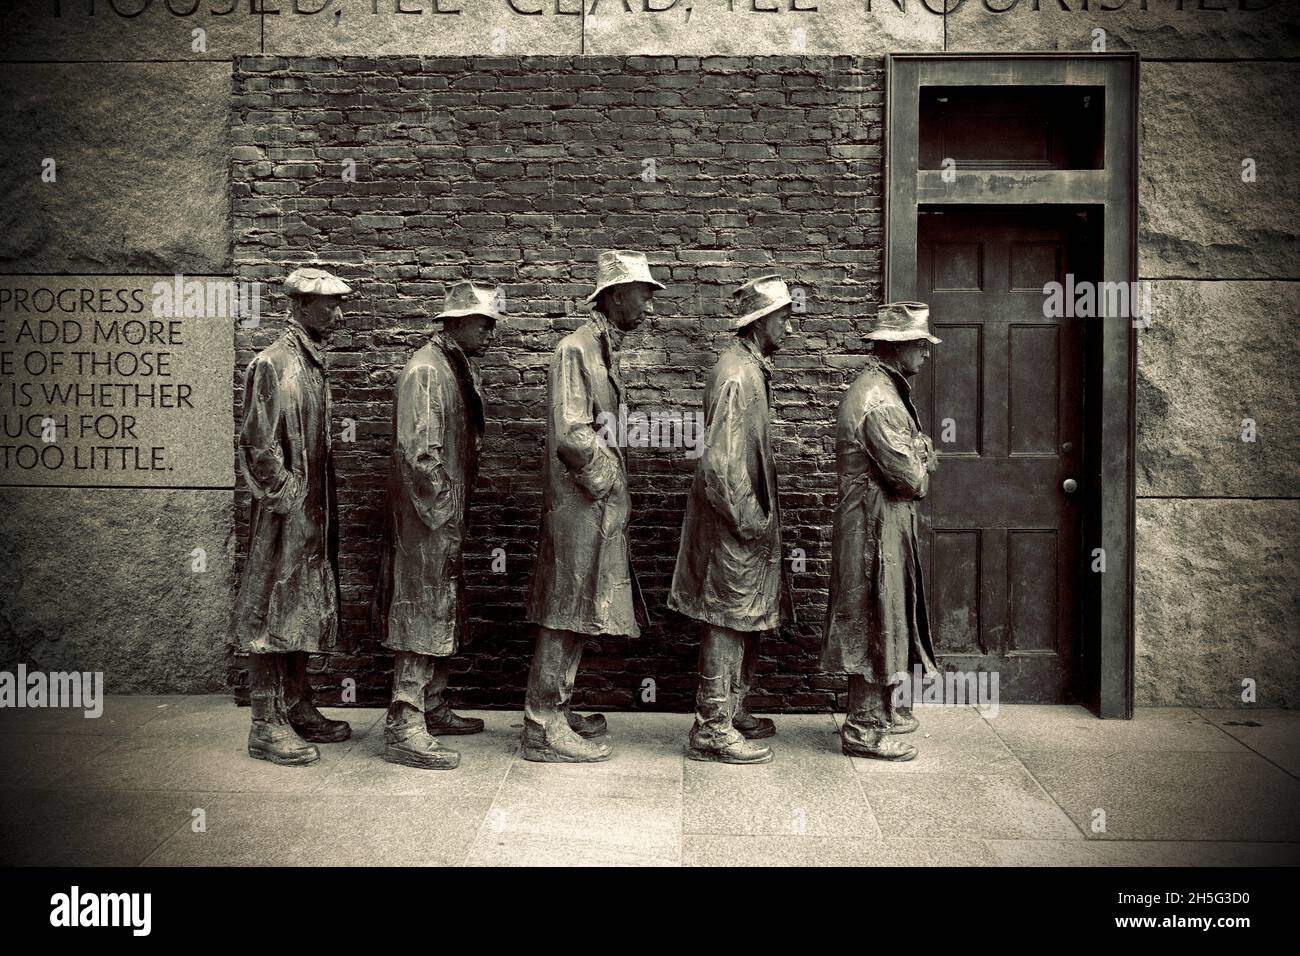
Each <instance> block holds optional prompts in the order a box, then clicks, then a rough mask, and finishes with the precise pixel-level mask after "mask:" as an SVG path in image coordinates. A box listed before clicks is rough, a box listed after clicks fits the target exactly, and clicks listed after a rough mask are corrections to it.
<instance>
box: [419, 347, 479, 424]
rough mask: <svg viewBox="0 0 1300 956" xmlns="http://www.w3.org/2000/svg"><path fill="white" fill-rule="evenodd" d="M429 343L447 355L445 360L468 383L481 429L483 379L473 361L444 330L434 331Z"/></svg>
mask: <svg viewBox="0 0 1300 956" xmlns="http://www.w3.org/2000/svg"><path fill="white" fill-rule="evenodd" d="M429 344H430V345H432V346H433V347H434V348H436V349H440V350H441V351H442V353H443V355H445V356H447V362H448V364H449V365H451V367H452V368H453V369H455V370H456V372H457V374H458V375H459V376H460V377H461V379H462V380H463V381H464V382H465V383H466V384H467V385H469V392H470V395H471V397H472V398H473V399H474V404H475V409H474V412H475V417H476V420H477V421H478V426H479V431H482V430H483V379H482V376H481V375H480V374H479V370H478V369H477V368H476V367H475V366H474V363H473V362H471V361H470V360H469V356H468V355H466V354H465V350H464V349H462V348H461V347H460V343H459V342H457V341H456V340H455V339H453V338H452V337H451V336H450V335H447V334H446V333H444V332H434V333H433V335H432V336H430V337H429Z"/></svg>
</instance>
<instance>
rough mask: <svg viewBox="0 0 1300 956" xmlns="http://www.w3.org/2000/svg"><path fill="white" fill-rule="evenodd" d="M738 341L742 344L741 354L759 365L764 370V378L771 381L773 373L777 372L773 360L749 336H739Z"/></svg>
mask: <svg viewBox="0 0 1300 956" xmlns="http://www.w3.org/2000/svg"><path fill="white" fill-rule="evenodd" d="M736 339H737V341H738V342H739V343H740V349H741V352H742V353H743V354H745V355H747V356H748V357H749V358H751V359H753V360H754V361H755V362H757V363H758V365H759V368H761V369H762V370H763V377H764V378H767V379H771V377H772V373H773V372H774V371H775V370H776V366H775V365H773V364H772V360H771V359H770V358H768V357H767V356H766V355H764V354H763V353H762V351H760V350H759V347H758V346H757V345H755V344H754V340H753V339H751V338H750V337H749V336H748V335H738V336H736Z"/></svg>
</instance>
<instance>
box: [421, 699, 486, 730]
mask: <svg viewBox="0 0 1300 956" xmlns="http://www.w3.org/2000/svg"><path fill="white" fill-rule="evenodd" d="M424 726H425V729H426V730H428V731H429V733H430V734H432V735H434V736H435V737H437V736H450V737H455V736H460V735H463V734H477V733H482V731H483V721H482V720H480V719H479V718H477V717H462V716H461V715H460V714H457V713H453V712H452V709H451V704H449V703H447V702H446V701H444V702H443V703H441V704H439V705H438V706H437V707H436V708H434V709H433V710H430V711H427V712H426V713H425V715H424Z"/></svg>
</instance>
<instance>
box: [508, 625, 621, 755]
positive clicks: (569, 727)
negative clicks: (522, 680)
mask: <svg viewBox="0 0 1300 956" xmlns="http://www.w3.org/2000/svg"><path fill="white" fill-rule="evenodd" d="M582 642H583V637H582V635H581V634H574V633H573V632H571V631H558V630H551V629H549V628H544V627H543V628H539V629H538V631H537V645H536V647H535V649H534V651H533V661H532V664H531V665H530V667H529V670H528V693H527V694H526V695H525V696H524V732H523V734H522V739H521V742H520V749H521V752H522V756H523V758H524V759H525V760H533V761H537V762H539V763H599V762H600V761H602V760H608V759H609V758H610V757H612V756H613V755H614V751H613V750H612V749H610V746H609V744H607V743H603V742H601V741H598V740H588V739H586V735H585V734H584V735H580V734H579V732H578V731H576V730H575V728H574V727H573V722H574V719H575V718H574V717H571V716H570V711H569V700H570V699H571V698H572V696H573V680H574V677H575V676H576V674H577V672H578V662H579V661H580V660H581V659H582ZM576 719H577V720H578V721H579V722H581V724H582V726H583V727H595V726H597V724H596V721H595V719H594V718H590V717H586V718H584V717H577V718H576ZM600 722H601V724H603V723H604V718H603V717H601V718H600Z"/></svg>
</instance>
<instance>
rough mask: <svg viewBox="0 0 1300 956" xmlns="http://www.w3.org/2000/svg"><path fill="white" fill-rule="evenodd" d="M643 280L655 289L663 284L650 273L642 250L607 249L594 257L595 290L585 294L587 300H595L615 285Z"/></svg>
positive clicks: (660, 287)
mask: <svg viewBox="0 0 1300 956" xmlns="http://www.w3.org/2000/svg"><path fill="white" fill-rule="evenodd" d="M633 282H644V283H646V284H647V285H652V286H654V287H655V288H656V289H662V288H664V284H663V283H662V282H660V281H658V280H657V279H655V278H654V277H653V276H652V275H650V263H649V262H647V261H646V257H645V253H644V252H632V251H631V250H626V249H609V250H606V251H604V252H602V253H601V254H600V255H599V256H598V257H597V259H596V291H595V292H593V293H592V294H591V295H589V296H587V301H588V302H595V301H596V296H598V295H600V294H601V293H602V292H604V291H605V290H606V289H609V288H612V287H613V286H616V285H629V284H630V283H633Z"/></svg>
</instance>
